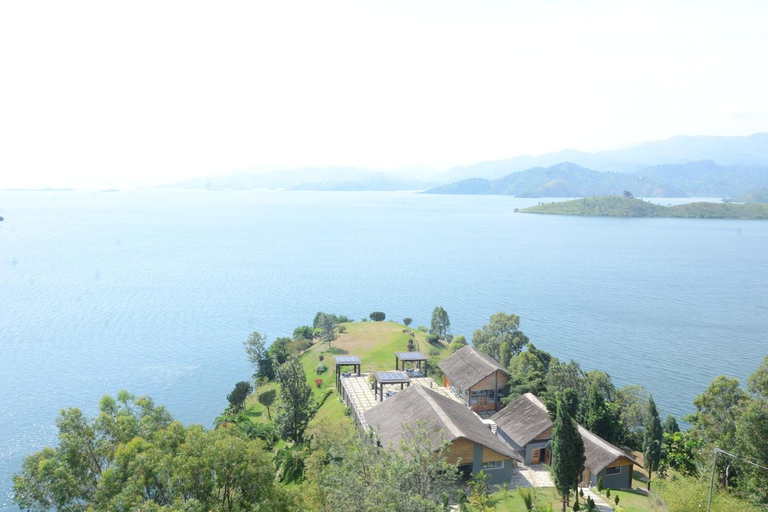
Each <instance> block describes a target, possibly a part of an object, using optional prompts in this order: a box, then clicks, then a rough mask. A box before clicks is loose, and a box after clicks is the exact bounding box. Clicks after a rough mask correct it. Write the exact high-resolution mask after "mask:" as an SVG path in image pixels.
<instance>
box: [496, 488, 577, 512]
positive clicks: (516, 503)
mask: <svg viewBox="0 0 768 512" xmlns="http://www.w3.org/2000/svg"><path fill="white" fill-rule="evenodd" d="M535 491H536V498H535V499H536V503H538V506H539V507H540V508H542V507H543V510H547V508H546V507H547V505H548V504H550V503H551V504H552V510H554V511H557V510H561V507H562V502H561V501H560V497H559V496H558V495H557V492H556V491H555V488H554V487H539V488H536V489H535ZM505 494H506V497H505ZM493 498H494V500H495V505H496V510H497V512H526V508H525V504H524V503H523V500H522V498H521V497H520V495H519V494H518V492H517V491H516V490H510V491H507V492H506V493H505V492H504V491H497V492H495V493H494V494H493ZM568 510H570V509H568Z"/></svg>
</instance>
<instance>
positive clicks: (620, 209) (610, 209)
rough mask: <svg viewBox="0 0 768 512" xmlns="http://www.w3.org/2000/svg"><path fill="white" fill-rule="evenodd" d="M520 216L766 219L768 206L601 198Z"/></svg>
mask: <svg viewBox="0 0 768 512" xmlns="http://www.w3.org/2000/svg"><path fill="white" fill-rule="evenodd" d="M516 211H519V212H520V213H541V214H549V215H582V216H591V217H671V218H686V219H767V220H768V204H732V203H705V202H699V203H689V204H681V205H677V206H661V205H658V204H653V203H649V202H646V201H643V200H641V199H635V198H634V197H624V196H598V197H587V198H584V199H575V200H573V201H562V202H556V203H541V204H539V205H537V206H532V207H530V208H523V209H521V210H516Z"/></svg>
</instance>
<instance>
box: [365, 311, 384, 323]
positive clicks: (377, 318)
mask: <svg viewBox="0 0 768 512" xmlns="http://www.w3.org/2000/svg"><path fill="white" fill-rule="evenodd" d="M368 316H369V318H370V319H371V320H373V321H374V322H383V321H384V320H385V319H386V318H387V315H386V314H384V312H383V311H373V312H372V313H371V314H370V315H368Z"/></svg>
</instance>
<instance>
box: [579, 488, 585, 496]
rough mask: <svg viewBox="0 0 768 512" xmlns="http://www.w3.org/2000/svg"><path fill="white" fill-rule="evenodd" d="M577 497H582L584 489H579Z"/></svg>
mask: <svg viewBox="0 0 768 512" xmlns="http://www.w3.org/2000/svg"><path fill="white" fill-rule="evenodd" d="M579 496H581V497H582V498H583V497H584V489H579Z"/></svg>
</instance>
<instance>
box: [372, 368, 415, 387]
mask: <svg viewBox="0 0 768 512" xmlns="http://www.w3.org/2000/svg"><path fill="white" fill-rule="evenodd" d="M373 376H374V377H375V378H376V382H379V383H380V384H399V383H401V382H411V378H410V377H408V374H407V373H405V372H403V371H396V370H390V371H387V372H375V373H374V374H373Z"/></svg>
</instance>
